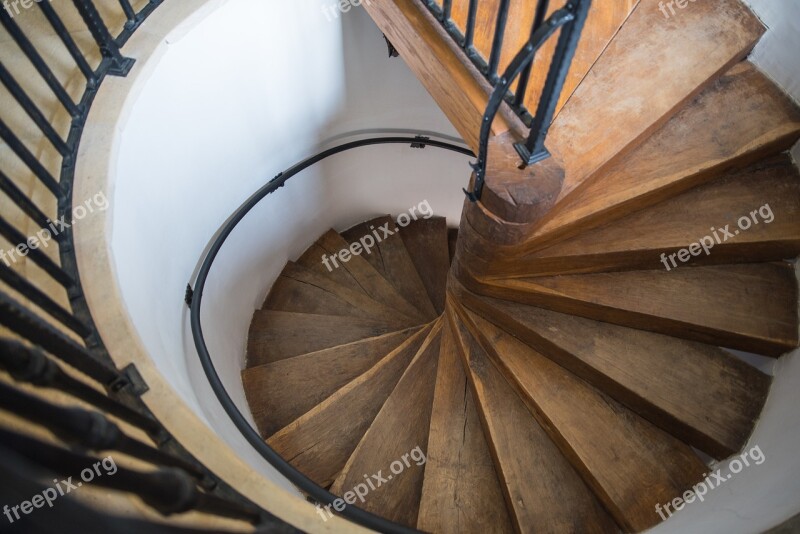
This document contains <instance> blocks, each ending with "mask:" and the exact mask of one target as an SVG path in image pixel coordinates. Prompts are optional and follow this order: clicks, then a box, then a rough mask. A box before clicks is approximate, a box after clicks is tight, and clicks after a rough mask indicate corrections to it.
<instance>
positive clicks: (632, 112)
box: [547, 0, 764, 199]
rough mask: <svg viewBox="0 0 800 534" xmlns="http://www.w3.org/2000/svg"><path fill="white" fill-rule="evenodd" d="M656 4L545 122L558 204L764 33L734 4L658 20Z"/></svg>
mask: <svg viewBox="0 0 800 534" xmlns="http://www.w3.org/2000/svg"><path fill="white" fill-rule="evenodd" d="M659 1H660V0H641V1H640V2H639V4H638V5H637V6H636V8H635V9H634V10H633V13H631V15H630V17H628V19H627V21H626V22H625V25H624V26H623V27H622V28H621V29H620V31H619V32H618V33H617V35H616V36H615V37H614V40H613V41H612V42H611V43H610V44H609V45H608V47H607V48H606V49H605V51H604V52H603V54H602V55H601V56H600V58H599V59H598V60H597V62H596V63H595V64H594V65H593V66H592V68H591V70H590V71H589V74H588V75H587V76H586V77H585V78H584V80H583V82H582V83H581V85H580V87H578V89H576V90H575V92H574V93H573V94H572V97H571V98H570V100H569V102H568V103H567V104H566V105H565V106H564V108H563V109H562V110H561V113H559V115H558V117H556V119H555V120H554V121H553V124H552V126H551V129H550V133H549V135H548V140H547V146H548V148H549V149H550V151H551V152H552V153H553V154H554V155H555V156H557V157H558V159H559V160H561V161H562V162H563V163H564V165H565V170H566V173H567V174H566V179H565V183H564V189H563V190H562V193H561V198H562V199H563V198H564V197H565V196H566V195H568V194H569V193H570V192H571V191H572V190H573V189H575V187H577V186H578V185H579V184H581V183H582V182H583V181H585V180H587V179H588V178H589V177H590V176H591V175H592V174H594V173H596V172H597V171H598V170H600V169H601V168H602V167H603V165H605V164H607V163H608V162H609V161H611V160H612V159H613V158H616V157H619V156H620V155H621V154H623V153H624V152H625V151H627V150H630V149H632V148H634V147H635V146H636V145H637V144H640V143H641V141H642V140H643V139H645V138H646V137H647V136H649V135H650V134H651V133H652V132H653V131H654V130H655V129H657V128H658V127H659V126H661V125H663V124H664V122H666V121H667V120H668V119H669V118H670V117H671V116H672V115H674V114H675V112H677V111H678V110H679V109H680V108H681V107H682V106H683V104H684V103H686V102H687V101H689V100H691V99H692V98H693V97H694V96H695V95H697V94H698V93H699V92H700V91H701V90H702V89H703V88H704V87H705V86H706V85H707V84H709V83H710V82H712V81H713V80H714V79H716V78H717V77H718V76H719V75H720V74H721V73H723V72H725V71H726V70H728V69H729V68H730V67H731V66H732V65H734V64H735V63H737V62H738V61H739V60H741V59H743V58H744V57H745V56H746V55H747V53H748V52H749V51H750V49H751V48H752V47H753V45H754V44H755V43H756V42H757V41H758V39H759V38H760V37H761V35H762V34H763V32H764V27H763V26H762V24H761V23H760V22H759V20H758V19H757V18H756V16H755V15H753V14H752V13H751V12H750V11H749V10H748V9H747V8H746V7H745V6H744V4H742V3H740V2H732V1H730V0H709V1H707V2H703V3H702V4H692V6H691V8H690V9H684V10H682V11H680V13H678V14H677V15H674V16H672V17H670V18H668V19H665V17H664V15H663V14H662V12H661V10H660V9H659ZM648 65H651V66H653V68H652V69H651V70H650V71H649V72H648V71H646V70H643V69H647V66H648ZM656 66H657V67H656ZM644 73H646V74H644Z"/></svg>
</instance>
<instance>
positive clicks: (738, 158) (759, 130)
mask: <svg viewBox="0 0 800 534" xmlns="http://www.w3.org/2000/svg"><path fill="white" fill-rule="evenodd" d="M693 7H694V6H693ZM612 124H615V125H616V124H617V123H616V122H613V121H612ZM615 127H618V126H615ZM798 137H800V110H798V108H797V107H796V106H795V105H794V104H793V103H792V101H791V100H789V99H788V97H787V96H786V95H785V94H783V93H782V92H781V90H780V89H779V88H778V87H777V86H776V85H775V84H774V83H772V82H771V81H770V80H769V79H768V78H767V77H766V76H764V75H763V74H761V73H760V72H758V70H757V69H756V68H755V67H754V66H753V65H751V64H750V63H748V62H743V63H740V64H737V65H735V66H734V67H733V68H731V69H730V70H728V71H727V72H726V73H725V74H724V75H723V76H721V77H720V78H719V79H717V80H716V81H715V82H714V83H713V84H711V85H710V86H709V87H708V88H707V89H705V90H704V91H703V92H702V93H701V94H700V95H698V96H697V97H696V98H695V99H693V100H692V101H691V102H689V103H688V104H687V105H686V106H685V107H684V108H683V109H682V110H681V111H680V112H679V113H677V114H676V115H675V116H674V117H673V118H672V119H670V121H669V122H667V123H666V124H665V125H664V126H662V127H661V128H659V129H658V130H657V131H655V132H654V133H653V135H652V136H650V137H649V138H648V139H646V140H645V141H644V142H643V143H642V144H641V145H640V146H639V147H637V148H636V149H635V150H632V151H631V152H629V153H628V154H625V155H622V156H621V157H620V158H617V159H616V160H615V161H613V162H612V164H611V165H609V166H607V167H606V168H605V169H603V171H602V172H601V173H599V174H597V175H596V176H595V177H593V178H592V179H591V180H587V181H585V182H583V184H582V185H581V187H579V188H576V189H575V190H574V192H573V194H572V195H570V197H569V198H563V197H562V200H561V201H559V202H558V203H557V204H556V206H555V207H554V208H553V210H552V211H551V213H550V214H549V215H548V216H547V217H545V220H543V222H542V224H541V225H540V226H539V227H538V228H537V229H535V231H533V232H532V233H531V234H530V235H529V236H528V237H527V241H528V243H527V247H526V248H527V249H528V250H536V249H541V248H543V247H544V246H547V245H548V244H552V243H555V242H557V241H559V240H562V239H564V238H566V237H570V236H572V235H575V234H577V233H580V232H583V231H585V230H586V229H587V228H592V227H596V226H599V225H600V224H604V223H607V222H609V221H611V220H614V219H617V218H619V217H621V216H623V215H626V214H628V213H632V212H634V211H637V210H640V209H642V208H644V207H647V206H651V205H653V204H656V203H658V202H660V201H663V200H666V199H668V198H671V197H673V196H675V195H676V194H679V193H681V192H683V191H686V190H688V189H690V188H692V187H695V186H697V185H700V184H702V183H704V182H707V181H709V180H711V179H713V178H716V177H719V176H721V175H724V173H726V172H727V171H728V170H729V169H731V168H737V167H739V168H741V167H745V166H747V165H749V164H751V163H755V162H757V161H758V160H760V159H762V158H764V157H767V156H770V155H773V154H777V153H779V152H782V151H784V150H787V149H789V148H790V147H791V146H792V144H793V143H794V142H795V141H796V140H797V139H798Z"/></svg>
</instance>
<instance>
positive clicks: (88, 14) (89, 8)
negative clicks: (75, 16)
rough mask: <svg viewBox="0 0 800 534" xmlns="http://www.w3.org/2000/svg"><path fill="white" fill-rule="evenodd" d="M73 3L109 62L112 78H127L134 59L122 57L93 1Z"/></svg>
mask: <svg viewBox="0 0 800 534" xmlns="http://www.w3.org/2000/svg"><path fill="white" fill-rule="evenodd" d="M73 3H74V4H75V7H76V8H77V9H78V13H80V15H81V18H82V19H83V22H85V23H86V26H87V27H88V28H89V32H90V33H91V34H92V37H94V40H95V42H96V43H97V46H98V47H99V48H100V53H101V54H102V55H103V58H104V59H106V60H108V61H109V66H108V71H107V72H108V74H111V75H112V76H127V74H128V72H129V71H130V70H131V67H133V63H134V59H133V58H129V57H124V56H123V55H122V52H121V51H120V49H119V45H118V44H117V42H116V41H115V40H114V38H113V37H111V33H110V32H109V31H108V26H106V23H105V22H103V18H102V17H101V16H100V12H98V11H97V8H96V7H95V5H94V3H93V2H92V0H73Z"/></svg>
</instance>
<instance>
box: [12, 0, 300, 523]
mask: <svg viewBox="0 0 800 534" xmlns="http://www.w3.org/2000/svg"><path fill="white" fill-rule="evenodd" d="M71 1H72V4H73V5H74V8H75V9H76V10H77V13H78V14H79V15H80V19H81V20H82V21H83V24H84V25H85V29H86V30H88V34H89V35H90V36H91V39H90V40H89V41H87V42H83V43H81V46H80V47H79V46H78V44H77V43H76V41H75V40H74V38H73V37H72V35H71V34H70V32H69V31H68V30H67V27H66V25H65V23H64V22H63V20H62V18H61V15H59V12H60V9H61V8H62V6H61V5H60V4H59V5H57V4H55V3H53V4H51V3H50V2H47V1H43V2H36V5H37V6H38V9H39V10H41V14H42V15H43V16H44V20H46V21H47V23H48V24H49V26H50V27H51V28H52V30H53V31H54V32H55V35H56V36H57V37H58V39H59V40H60V41H61V43H62V44H63V45H64V48H65V50H66V52H67V53H68V54H69V57H70V58H72V60H73V61H74V65H72V66H74V68H75V72H78V73H80V75H82V77H83V80H84V81H85V85H84V86H83V87H82V93H81V95H80V98H78V99H74V98H73V97H72V96H71V94H70V91H68V90H67V88H66V86H65V85H64V84H63V83H62V82H61V81H60V80H59V78H58V77H57V76H56V75H55V73H54V71H57V70H58V71H60V70H63V68H64V67H65V65H64V62H63V61H62V60H61V59H59V60H58V67H59V68H58V69H56V68H55V64H56V61H53V60H50V62H49V61H48V59H49V58H47V53H46V52H45V50H44V49H39V48H37V46H36V45H34V41H32V40H31V37H39V33H36V34H31V35H28V33H30V30H29V29H28V26H27V22H28V21H33V20H35V18H33V17H32V15H31V16H30V17H28V16H22V13H21V12H19V11H18V12H17V13H16V14H17V16H16V17H15V16H14V14H12V9H14V8H13V7H11V6H10V5H7V6H4V7H0V25H2V26H3V28H4V29H5V31H6V32H7V33H8V35H9V36H10V37H11V39H12V40H13V41H14V43H15V44H16V45H17V47H18V49H19V51H18V52H16V51H15V53H20V54H21V56H20V58H21V59H23V60H24V61H27V62H28V63H29V64H28V65H25V67H29V68H30V70H31V72H34V73H35V76H38V77H40V78H41V81H42V82H43V83H42V86H41V89H44V90H40V88H37V90H36V91H34V92H33V93H29V92H28V91H27V90H26V89H25V88H24V87H23V85H24V84H21V83H20V80H21V79H18V78H15V75H14V72H12V71H15V72H16V69H12V68H11V67H12V66H13V67H16V66H17V65H16V63H15V64H14V65H5V64H3V63H2V62H0V83H2V84H3V85H4V86H5V88H6V89H7V90H8V92H9V94H10V95H11V97H12V98H13V100H14V101H15V102H16V104H18V105H19V107H20V108H21V111H23V112H24V113H25V115H26V116H27V117H28V118H29V119H30V121H31V124H32V125H33V126H34V127H35V129H36V130H35V132H36V134H35V135H34V136H33V138H32V139H33V141H34V142H36V143H38V142H39V140H41V141H43V143H42V144H41V147H43V152H44V154H45V155H42V156H40V157H37V156H36V155H35V154H34V152H36V150H33V149H32V148H30V147H29V145H28V144H27V143H26V142H25V141H23V139H26V140H27V139H31V135H30V133H31V132H29V131H28V127H27V126H16V125H10V124H7V122H6V121H3V120H0V139H2V141H3V142H5V144H6V145H7V146H8V148H9V149H10V152H12V153H13V154H14V155H15V156H16V158H17V159H18V160H19V162H21V164H22V165H21V166H19V165H16V166H12V165H11V163H10V161H6V160H5V159H4V160H3V161H2V164H0V167H2V168H0V192H2V194H3V195H4V196H5V197H6V198H7V199H8V200H9V201H10V203H12V204H14V205H15V206H16V207H17V208H18V209H19V214H20V215H21V217H20V218H19V221H17V220H16V219H14V220H13V222H12V221H10V220H8V219H7V217H6V214H5V213H4V214H0V235H1V236H2V237H3V238H5V239H6V240H7V241H8V242H9V243H10V244H11V245H12V246H13V247H15V248H17V247H25V246H27V248H28V250H27V252H26V253H25V254H24V256H25V257H26V260H28V261H30V262H31V263H32V264H35V265H36V266H37V267H39V269H40V270H39V271H35V270H23V269H17V268H15V266H13V265H11V264H10V261H9V260H8V259H7V257H6V256H5V255H3V256H2V258H0V260H1V261H0V281H2V283H4V284H5V286H6V287H7V288H9V289H10V290H11V292H13V296H12V295H11V294H9V293H7V292H6V291H5V290H4V289H0V326H2V327H4V328H6V329H7V331H8V332H11V333H12V334H13V335H14V336H16V339H10V338H5V337H0V369H2V370H4V371H6V372H8V373H9V375H10V376H11V378H12V379H13V381H14V382H8V381H5V380H4V381H0V410H2V411H3V412H5V413H10V414H14V415H16V416H17V417H19V418H22V419H24V420H26V421H27V422H28V424H32V425H34V424H38V425H41V426H44V427H46V428H47V429H48V430H49V431H51V432H52V433H53V434H54V435H56V436H58V437H59V438H61V441H62V442H63V444H69V443H71V444H77V445H78V447H79V448H81V449H89V450H95V451H98V450H108V451H117V452H120V453H121V454H122V455H123V457H133V458H138V459H140V460H142V461H144V462H146V463H149V464H151V465H153V466H156V467H157V468H158V469H159V471H156V472H155V473H142V472H137V471H133V470H130V469H126V468H125V467H124V466H120V467H119V471H118V473H117V474H116V475H115V476H114V477H113V478H112V477H109V478H103V479H101V480H100V481H98V483H97V484H98V485H101V486H103V485H104V486H106V487H109V488H113V489H116V490H120V491H124V492H127V493H130V494H134V495H138V496H139V497H141V499H142V500H143V501H144V502H145V503H146V504H148V505H149V506H150V507H151V508H153V509H154V510H157V511H160V512H162V513H164V514H171V513H181V512H184V511H190V510H197V511H202V512H205V513H209V514H213V515H217V516H221V517H230V518H235V519H239V520H244V521H248V522H251V523H253V524H255V525H258V526H259V527H261V528H265V529H269V530H275V531H280V532H296V529H294V528H293V527H291V526H289V525H288V524H286V523H285V522H283V521H280V520H279V519H277V518H276V517H275V516H273V515H272V514H270V513H268V512H266V511H265V510H263V509H261V508H260V507H258V506H256V505H255V504H254V503H253V502H252V501H250V500H249V499H246V498H245V497H244V496H242V495H241V494H240V493H238V492H237V491H235V489H234V488H232V487H231V486H229V485H228V484H226V483H225V482H224V481H222V480H221V479H220V478H219V477H217V476H216V475H215V474H214V473H212V472H211V471H210V470H208V468H207V467H205V466H203V465H202V464H201V463H199V462H198V461H197V460H196V458H194V457H193V456H192V455H191V454H190V453H189V452H188V451H187V450H186V449H185V448H184V447H183V446H182V445H181V444H180V443H178V442H177V441H176V440H175V439H174V438H173V437H172V436H171V434H170V433H169V431H168V430H167V429H166V428H165V427H164V426H163V424H161V423H160V422H159V421H158V419H157V418H156V417H155V416H154V414H153V413H152V412H151V411H150V410H149V408H148V407H147V405H146V404H145V403H144V401H143V400H142V397H141V396H142V394H144V393H145V392H146V391H147V390H148V387H147V384H146V383H145V382H144V380H143V379H142V377H141V376H140V375H139V373H138V372H137V371H136V368H135V366H133V365H129V366H128V367H126V368H125V369H119V368H117V366H116V365H115V364H114V362H113V360H112V359H111V357H110V356H109V354H108V352H107V350H106V348H105V346H104V344H103V341H102V339H101V337H100V334H99V332H98V330H97V327H96V325H95V323H94V320H93V318H92V315H91V313H90V312H89V307H88V304H87V302H86V299H85V295H84V292H83V288H82V287H81V283H80V276H79V273H78V267H77V259H76V257H75V250H74V241H73V233H72V228H71V226H72V223H73V214H72V208H71V206H72V195H73V181H74V177H75V165H76V160H77V157H78V150H79V146H80V143H81V138H82V134H83V130H84V127H85V125H86V121H87V118H88V115H89V110H90V108H91V105H92V102H93V101H94V99H95V97H96V95H97V91H98V89H99V88H100V86H101V84H102V83H103V81H104V79H105V78H106V76H126V75H127V74H128V73H129V71H130V70H131V68H132V67H133V65H134V59H132V58H130V57H126V56H125V55H123V53H122V50H121V48H122V46H123V45H124V44H125V43H126V42H127V40H128V39H129V38H130V37H131V35H132V34H133V32H134V31H136V30H137V29H138V28H139V26H140V25H141V24H142V22H143V21H144V20H146V19H147V18H148V16H150V15H151V14H152V13H153V12H154V10H155V9H156V8H157V7H158V6H159V5H160V4H161V3H162V1H163V0H147V2H146V3H144V4H143V5H142V0H139V1H138V2H137V4H138V5H140V6H142V7H140V8H139V9H138V10H137V9H134V7H133V5H132V4H131V2H130V1H129V0H119V9H120V10H121V11H120V13H121V14H123V15H124V21H125V22H124V24H123V25H122V28H121V29H119V31H117V30H112V29H111V28H110V27H109V26H108V25H107V23H106V21H104V19H103V17H102V16H101V15H100V12H99V11H98V9H97V7H96V6H95V3H94V1H93V0H71ZM28 7H32V6H28ZM106 13H107V12H106ZM120 19H121V17H120ZM32 27H34V28H35V31H36V32H41V27H40V26H32ZM112 31H113V32H115V33H117V36H116V37H114V36H113V35H112ZM5 50H7V49H5ZM87 50H88V52H87ZM25 81H28V80H25ZM46 91H49V93H46ZM47 94H49V95H51V96H52V102H53V104H54V105H55V106H57V108H58V109H57V111H58V112H60V111H61V110H64V111H66V113H67V115H68V117H69V119H70V120H69V122H68V129H64V126H65V125H64V124H63V122H59V121H58V118H59V117H57V115H59V113H52V111H53V110H50V109H48V110H46V111H47V113H45V111H44V110H43V109H42V108H41V107H40V105H41V102H42V100H41V98H42V96H43V95H44V96H45V98H47ZM36 102H39V103H40V104H38V105H37V103H36ZM13 105H14V104H13V103H8V102H4V108H5V109H11V106H13ZM20 116H21V114H20ZM60 132H61V133H60ZM39 134H41V136H40V137H39ZM50 148H52V149H53V150H54V151H55V152H53V154H54V155H57V156H58V157H59V158H60V160H57V161H59V163H60V165H59V172H58V173H55V172H53V167H51V166H50V165H49V163H50V161H49V160H48V159H47V158H46V155H49V149H50ZM45 161H46V162H47V164H45V163H44V162H45ZM20 169H23V170H24V171H23V172H26V173H30V174H29V175H30V176H32V177H33V178H34V180H36V181H38V184H40V185H41V187H35V188H33V189H35V190H36V191H35V196H34V193H33V192H30V191H28V192H24V191H23V189H24V188H23V187H21V186H19V185H17V183H15V181H16V180H17V179H18V178H19V172H20ZM26 179H27V178H26ZM48 194H49V195H50V197H49V198H48V199H47V200H49V201H53V203H54V205H55V210H54V211H55V216H53V215H52V214H48V212H47V210H46V209H43V208H42V207H41V206H42V205H43V204H40V203H41V202H42V198H43V196H45V195H48ZM29 223H32V224H33V225H35V226H36V227H37V228H41V229H42V230H43V231H44V230H46V229H49V230H48V233H47V235H48V236H49V238H50V239H52V241H53V243H55V244H56V245H57V246H58V249H59V254H58V259H57V260H56V259H53V257H52V256H51V255H48V254H45V253H43V252H42V250H40V249H39V248H37V247H34V246H33V245H31V244H30V243H31V241H30V239H31V238H26V237H25V234H24V233H23V232H22V231H21V230H20V229H19V228H18V227H17V226H16V225H15V224H22V225H27V224H29ZM56 227H60V229H59V231H56ZM40 246H41V245H40ZM14 261H16V260H14ZM32 272H33V274H31V273H32ZM37 272H38V273H39V274H38V275H36V273H37ZM51 282H53V283H55V284H56V286H57V287H60V288H62V289H63V290H64V291H65V293H66V295H67V297H68V304H63V303H59V302H57V300H56V299H55V298H54V297H53V296H52V293H50V292H49V291H45V290H43V289H42V288H43V287H50V285H51ZM4 335H8V334H6V333H5V332H4ZM20 340H24V341H23V342H20ZM60 363H63V364H65V365H66V366H68V367H69V370H70V372H69V373H67V372H65V369H64V368H62V366H61V365H60ZM17 383H24V384H29V385H31V386H33V387H34V388H37V393H38V392H41V393H42V395H43V396H42V397H39V396H37V395H33V394H31V393H30V392H25V390H24V388H23V387H19V386H18V385H17ZM98 385H99V386H100V387H99V388H98V387H97V386H98ZM47 389H56V390H58V391H59V392H60V393H65V394H66V395H67V396H68V398H72V399H73V400H74V401H75V404H73V405H69V404H68V405H66V406H65V405H62V403H61V402H59V403H58V404H55V403H51V402H49V400H48V398H52V395H50V394H48V392H47V391H46V390H47ZM87 404H88V405H89V407H90V409H86V405H87ZM112 417H116V418H118V419H119V420H120V421H124V422H126V423H129V424H132V425H134V426H135V427H138V428H139V429H141V430H143V431H144V433H145V434H146V436H147V438H149V440H150V441H151V442H152V444H151V443H150V442H146V441H143V440H141V439H138V438H133V437H130V436H128V435H127V434H126V433H125V432H124V431H123V429H122V427H121V426H119V425H117V424H116V423H115V422H113V420H112ZM0 441H2V443H3V447H5V448H4V449H3V451H2V454H0V456H2V457H0V470H2V471H4V472H7V471H8V470H9V469H10V467H11V464H9V462H10V461H11V460H10V458H7V457H6V456H3V454H5V453H6V452H8V448H9V447H10V448H11V449H13V452H14V453H17V454H20V455H22V456H25V457H26V458H27V461H30V466H31V467H33V468H35V469H36V471H37V472H39V471H40V472H41V473H39V474H40V475H44V479H45V480H48V479H52V476H53V475H57V476H58V475H64V474H71V473H68V471H69V470H70V469H73V468H77V467H78V466H79V464H80V465H84V464H86V463H89V462H90V461H95V460H96V458H90V457H88V456H78V455H76V454H74V453H73V452H71V451H70V450H69V449H68V448H67V447H66V446H61V445H56V444H52V443H45V442H43V441H40V440H39V439H38V438H37V437H33V436H29V435H27V434H25V433H20V432H19V431H17V430H13V431H12V430H10V429H8V428H4V425H0ZM12 463H13V462H12ZM84 466H85V465H84ZM25 476H27V475H24V476H23V480H19V479H18V480H17V482H19V483H25V484H27V483H30V484H34V480H33V479H27V480H25V479H24V477H25ZM48 477H49V478H48ZM37 478H41V476H39V477H37ZM12 489H15V488H7V487H6V488H4V491H3V492H2V493H3V494H4V495H8V494H9V493H14V491H12ZM6 490H8V491H6ZM23 496H24V495H23ZM28 496H29V495H28ZM62 509H63V510H64V511H68V510H70V509H72V510H73V512H74V510H75V504H74V503H72V504H71V505H70V504H68V503H66V502H65V503H64V506H63V508H62V507H61V506H59V507H56V508H54V510H53V511H52V513H54V514H56V516H50V518H51V520H54V521H56V522H58V518H61V517H63V515H58V514H60V513H61V512H59V510H62ZM69 513H70V512H67V514H66V515H69ZM87 513H89V514H93V518H94V520H95V521H99V522H102V523H103V524H106V525H119V528H129V526H130V525H131V524H137V525H139V526H141V527H142V528H145V529H146V527H148V525H150V526H152V529H153V530H154V531H167V530H171V531H175V532H177V531H183V529H177V528H168V527H167V526H160V527H159V526H155V525H153V524H152V523H149V522H147V521H140V522H138V523H137V522H134V523H131V522H130V521H127V520H125V519H120V518H118V517H114V516H108V515H105V514H104V513H103V512H87ZM54 517H55V519H54ZM43 522H45V520H44V519H38V518H37V519H36V520H35V521H34V524H37V525H42V524H43ZM15 527H16V525H15Z"/></svg>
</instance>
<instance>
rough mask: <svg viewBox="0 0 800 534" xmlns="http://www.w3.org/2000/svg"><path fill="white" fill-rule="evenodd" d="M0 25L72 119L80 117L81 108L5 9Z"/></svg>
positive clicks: (0, 18) (0, 10)
mask: <svg viewBox="0 0 800 534" xmlns="http://www.w3.org/2000/svg"><path fill="white" fill-rule="evenodd" d="M0 23H2V25H3V27H4V28H5V29H6V31H7V32H8V33H9V34H10V35H11V37H12V38H13V39H14V42H15V43H17V46H19V47H20V49H21V50H22V52H23V53H24V54H25V55H26V56H27V57H28V59H29V60H30V62H31V63H32V64H33V66H34V68H35V69H36V71H37V72H38V73H39V75H40V76H41V77H42V78H43V79H44V81H45V83H47V86H48V87H50V89H51V90H52V91H53V93H54V94H55V95H56V98H58V100H59V101H60V102H61V104H62V105H63V106H64V108H65V109H66V110H67V111H68V112H69V114H70V115H71V116H72V117H77V116H78V115H80V114H81V112H82V111H83V108H82V107H81V106H80V105H78V104H76V103H75V102H74V101H73V100H72V98H71V97H70V96H69V95H68V94H67V91H66V89H64V86H63V85H61V82H59V81H58V79H57V78H56V76H55V74H53V71H52V70H51V69H50V67H48V66H47V63H46V62H45V60H44V59H43V58H42V56H41V54H39V52H38V51H37V50H36V48H35V47H34V46H33V44H32V43H31V42H30V40H29V39H28V38H27V37H26V36H25V34H24V33H23V32H22V30H21V29H20V27H19V26H18V25H17V23H16V22H14V20H13V18H12V17H11V14H10V13H9V12H8V11H6V10H5V9H0Z"/></svg>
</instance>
